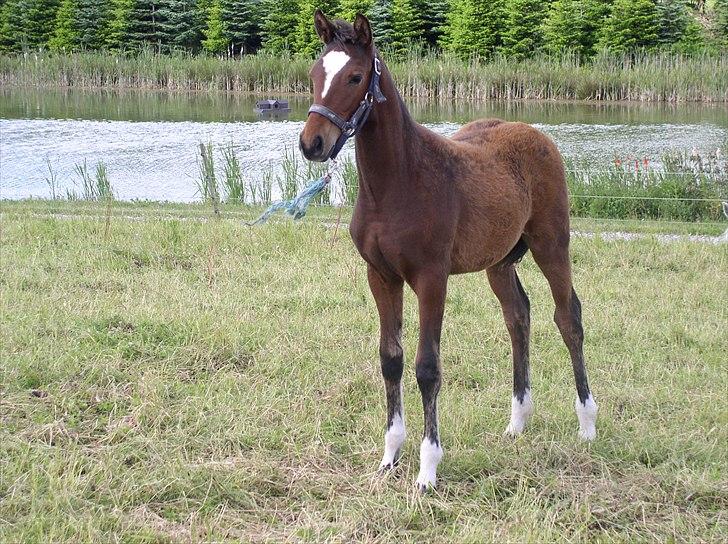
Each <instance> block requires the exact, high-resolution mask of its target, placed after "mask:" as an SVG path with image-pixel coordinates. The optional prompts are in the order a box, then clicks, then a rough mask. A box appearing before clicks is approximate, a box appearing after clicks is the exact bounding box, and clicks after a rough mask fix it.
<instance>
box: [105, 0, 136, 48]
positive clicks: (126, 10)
mask: <svg viewBox="0 0 728 544" xmlns="http://www.w3.org/2000/svg"><path fill="white" fill-rule="evenodd" d="M134 1H135V0H112V2H111V6H110V12H111V13H110V16H109V24H108V25H107V27H106V29H105V43H106V47H108V48H109V49H112V50H119V49H125V48H127V47H128V45H129V44H128V43H127V38H128V35H129V28H130V26H131V16H132V11H133V9H134Z"/></svg>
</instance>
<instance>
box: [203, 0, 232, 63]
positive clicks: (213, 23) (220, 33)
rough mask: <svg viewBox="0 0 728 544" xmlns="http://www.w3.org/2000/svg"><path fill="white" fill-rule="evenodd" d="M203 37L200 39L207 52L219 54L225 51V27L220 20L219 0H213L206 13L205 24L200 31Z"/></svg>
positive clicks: (226, 42)
mask: <svg viewBox="0 0 728 544" xmlns="http://www.w3.org/2000/svg"><path fill="white" fill-rule="evenodd" d="M202 33H203V34H204V35H205V39H204V40H202V47H204V48H205V51H207V52H209V53H214V54H219V53H223V52H225V50H226V49H227V46H228V40H227V38H226V37H225V27H224V26H223V22H222V6H221V5H220V0H215V1H214V2H213V3H212V5H211V6H210V9H209V11H208V15H207V25H206V26H205V29H204V30H203V31H202Z"/></svg>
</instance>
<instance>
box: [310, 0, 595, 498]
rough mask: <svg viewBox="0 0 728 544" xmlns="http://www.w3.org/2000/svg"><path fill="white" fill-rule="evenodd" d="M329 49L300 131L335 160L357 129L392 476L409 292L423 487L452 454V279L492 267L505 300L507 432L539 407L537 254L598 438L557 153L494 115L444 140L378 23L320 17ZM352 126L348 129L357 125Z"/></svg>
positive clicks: (587, 422)
mask: <svg viewBox="0 0 728 544" xmlns="http://www.w3.org/2000/svg"><path fill="white" fill-rule="evenodd" d="M314 22H315V26H316V31H317V33H318V35H319V36H320V38H321V39H322V41H323V42H324V44H325V47H324V50H323V53H322V55H321V57H320V58H319V59H318V60H317V61H316V63H315V64H314V65H313V67H312V69H311V78H312V80H313V87H314V99H315V104H314V106H312V108H311V111H310V114H309V117H308V120H307V122H306V125H305V127H304V129H303V131H302V132H301V136H300V147H301V150H302V152H303V154H304V155H305V156H306V158H308V159H309V160H314V161H326V160H327V159H329V158H331V156H332V155H335V154H336V153H338V151H339V149H340V148H341V145H343V142H344V140H345V139H346V138H347V137H348V136H352V135H354V134H356V140H355V142H356V164H357V169H358V174H359V197H358V198H357V202H356V206H355V209H354V215H353V218H352V221H351V226H350V232H351V237H352V238H353V240H354V243H355V244H356V247H357V249H358V250H359V253H360V254H361V256H362V257H363V258H364V260H365V261H366V262H367V273H368V279H369V286H370V288H371V291H372V294H373V295H374V298H375V300H376V304H377V309H378V312H379V319H380V326H381V331H380V344H379V355H380V360H381V368H382V374H383V376H384V383H385V388H386V397H387V427H386V428H387V430H386V434H385V439H384V457H383V459H382V463H381V466H380V468H381V469H383V470H385V469H388V468H391V467H393V466H394V464H395V463H396V462H397V461H398V458H399V454H400V449H401V447H402V444H403V442H404V438H405V426H404V418H403V409H402V386H401V379H402V370H403V352H402V342H401V333H402V288H403V284H404V282H407V284H408V285H409V286H410V287H411V288H412V289H413V290H414V292H415V294H416V295H417V300H418V306H419V321H420V332H419V344H418V347H417V356H416V359H415V366H416V375H417V383H418V385H419V389H420V392H421V394H422V404H423V407H424V419H425V424H424V435H423V440H422V444H421V446H420V472H419V475H418V477H417V485H418V487H419V488H420V489H427V488H428V487H429V486H434V485H435V482H436V470H437V464H438V463H439V461H440V459H441V458H442V454H443V450H442V447H441V445H440V437H439V433H438V427H437V394H438V392H439V390H440V383H441V375H442V371H441V365H440V331H441V328H442V319H443V313H444V308H445V293H446V290H447V282H448V276H449V275H450V274H462V273H465V272H477V271H480V270H485V271H486V273H487V275H488V281H489V282H490V286H491V288H492V289H493V292H494V293H495V295H496V297H497V298H498V300H499V301H500V304H501V307H502V309H503V316H504V317H505V322H506V326H507V328H508V332H509V334H510V337H511V343H512V349H513V398H512V402H511V420H510V424H509V425H508V427H507V428H506V433H507V434H509V435H512V436H516V435H518V434H520V433H521V432H522V431H523V429H524V426H525V424H526V421H527V419H528V417H529V416H530V415H531V413H532V411H533V404H532V402H531V396H530V384H529V371H528V343H529V329H530V324H529V319H530V318H529V301H528V297H527V296H526V293H525V291H524V290H523V287H522V286H521V283H520V281H519V280H518V276H517V275H516V268H515V264H516V263H517V262H518V261H519V260H520V259H521V258H522V257H523V255H524V254H525V253H526V252H527V251H528V250H529V249H530V250H531V252H532V254H533V258H534V260H535V261H536V263H537V264H538V266H539V268H540V269H541V271H542V272H543V274H544V276H546V279H547V280H548V282H549V285H550V287H551V292H552V294H553V298H554V302H555V304H556V310H555V314H554V320H555V321H556V325H557V326H558V328H559V331H560V332H561V335H562V337H563V339H564V342H565V343H566V346H567V347H568V349H569V353H570V355H571V362H572V365H573V370H574V377H575V380H576V390H577V399H576V414H577V417H578V420H579V436H580V437H581V438H583V439H586V440H592V439H594V438H595V436H596V427H595V423H596V415H597V405H596V404H595V402H594V399H593V397H592V395H591V392H590V390H589V385H588V382H587V377H586V370H585V368H584V355H583V351H582V343H583V336H584V335H583V330H582V325H581V304H580V302H579V299H578V298H577V296H576V293H575V292H574V290H573V288H572V282H571V262H570V259H569V201H568V194H567V187H566V181H565V176H564V167H563V162H562V159H561V155H560V154H559V151H558V149H557V148H556V146H555V145H554V143H553V142H552V141H551V140H550V139H549V138H548V137H547V136H546V135H544V134H543V133H541V132H539V131H538V130H536V129H535V128H533V127H531V126H529V125H526V124H523V123H510V122H504V121H499V120H494V119H487V120H479V121H474V122H472V123H469V124H467V125H465V126H464V127H463V128H461V129H460V130H459V131H458V132H457V133H455V134H454V135H453V137H452V138H445V137H443V136H440V135H438V134H435V133H433V132H431V131H430V130H428V129H426V128H424V127H422V126H421V125H419V124H417V123H415V122H414V121H413V120H412V118H411V117H410V115H409V112H408V111H407V108H406V107H405V105H404V103H403V101H402V99H401V97H400V96H399V93H398V92H397V89H396V88H395V86H394V81H393V80H392V76H391V75H390V73H389V71H388V70H387V68H386V67H385V66H384V64H383V63H381V62H380V61H379V59H378V53H377V50H376V48H375V47H374V44H373V42H372V30H371V27H370V25H369V21H368V20H367V19H366V17H364V16H363V15H357V16H356V19H355V21H354V24H353V25H351V24H349V23H346V22H343V21H333V22H332V21H330V20H329V19H327V18H326V16H324V15H323V13H321V12H320V11H317V12H316V14H315V16H314ZM347 119H348V121H346V120H347Z"/></svg>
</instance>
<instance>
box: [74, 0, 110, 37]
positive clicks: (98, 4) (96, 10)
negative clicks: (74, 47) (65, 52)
mask: <svg viewBox="0 0 728 544" xmlns="http://www.w3.org/2000/svg"><path fill="white" fill-rule="evenodd" d="M77 6H78V8H77V11H76V28H77V29H78V44H79V46H80V47H81V48H83V49H100V48H102V47H103V46H104V44H105V43H106V41H107V38H108V29H109V24H110V18H111V15H112V13H111V8H110V5H109V2H108V1H107V0H77Z"/></svg>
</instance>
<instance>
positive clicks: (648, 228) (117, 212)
mask: <svg viewBox="0 0 728 544" xmlns="http://www.w3.org/2000/svg"><path fill="white" fill-rule="evenodd" d="M220 210H221V213H220V215H221V218H222V219H224V220H227V221H232V222H243V221H249V220H252V219H255V218H256V217H258V216H259V215H260V214H261V213H262V212H263V210H265V206H263V205H247V204H246V205H243V204H239V203H235V202H226V203H224V204H222V205H221V207H220ZM0 212H2V213H5V214H7V215H9V216H16V215H18V216H26V215H33V216H37V217H57V218H61V219H62V218H67V217H81V218H83V217H88V218H98V217H102V216H103V217H104V218H105V217H106V216H107V215H110V216H111V217H112V218H126V219H132V220H140V219H145V220H165V221H175V220H181V221H187V220H207V219H209V218H210V216H211V215H212V213H213V208H212V206H211V205H210V204H209V203H175V202H155V201H132V202H128V201H114V202H113V205H112V206H108V205H102V204H100V203H96V202H84V201H67V200H41V199H29V200H2V201H0ZM339 212H341V216H339ZM351 213H352V207H351V206H344V207H342V208H340V209H338V208H334V207H332V206H328V205H316V204H313V205H311V206H310V207H309V208H308V211H307V213H306V219H305V221H306V222H313V221H317V222H319V223H323V224H326V225H332V224H335V222H336V221H337V220H340V221H342V222H343V223H347V224H348V222H349V220H350V219H351ZM272 221H274V222H275V221H281V222H287V221H289V218H288V217H286V216H284V215H283V214H281V215H276V216H274V217H273V219H272ZM571 227H572V229H574V230H578V231H582V232H595V233H602V232H614V231H626V232H637V233H644V234H696V235H708V236H716V235H719V234H722V233H723V232H724V231H725V230H726V228H728V221H726V220H725V218H724V217H723V218H722V219H721V220H718V221H680V220H674V221H673V220H659V221H655V220H649V219H648V220H645V219H619V218H617V219H610V218H600V217H595V218H590V217H572V218H571Z"/></svg>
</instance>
